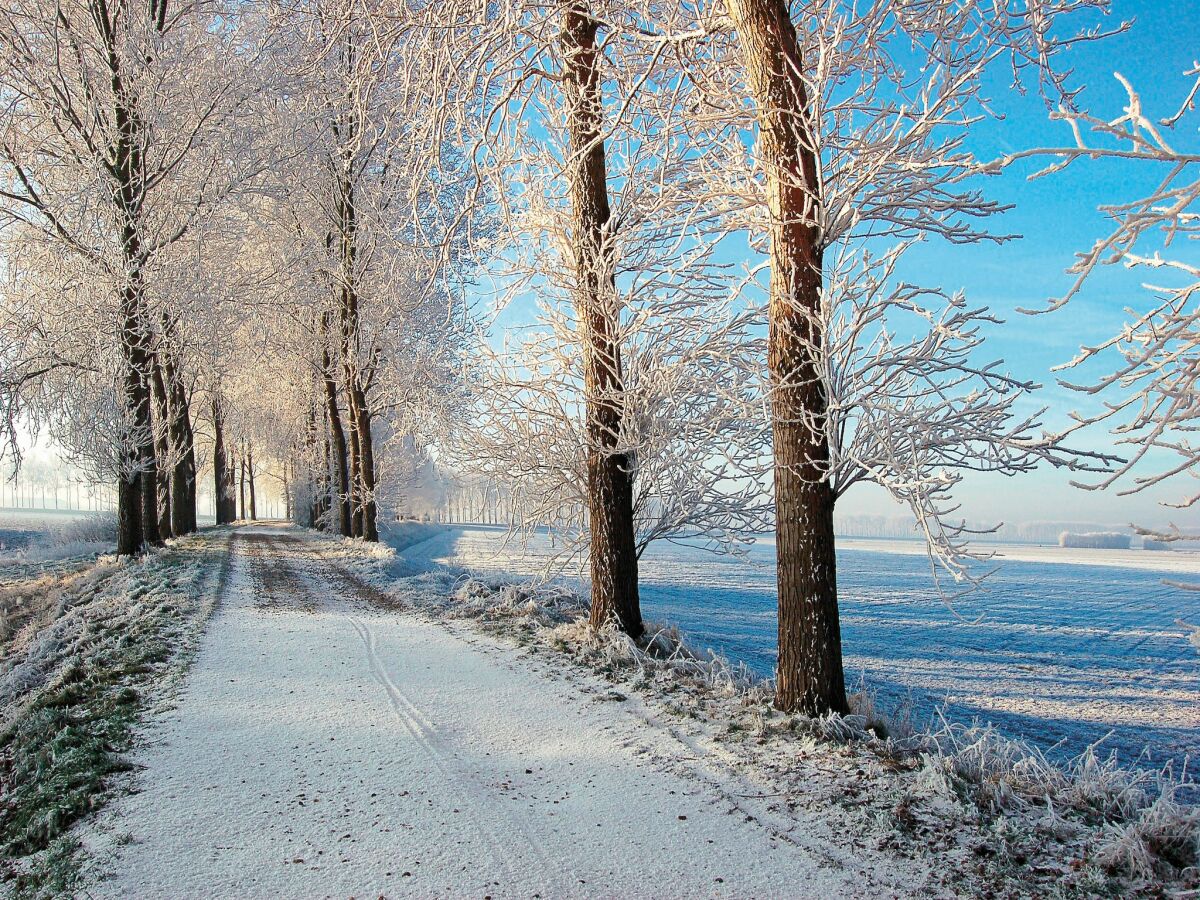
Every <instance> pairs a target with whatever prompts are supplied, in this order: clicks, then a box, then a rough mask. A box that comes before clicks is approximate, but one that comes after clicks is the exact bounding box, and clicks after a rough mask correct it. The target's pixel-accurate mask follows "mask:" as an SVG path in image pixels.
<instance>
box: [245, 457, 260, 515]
mask: <svg viewBox="0 0 1200 900" xmlns="http://www.w3.org/2000/svg"><path fill="white" fill-rule="evenodd" d="M246 478H247V481H248V482H249V485H250V521H251V522H257V521H258V501H257V500H256V495H255V492H254V448H253V447H252V446H250V445H248V444H247V445H246Z"/></svg>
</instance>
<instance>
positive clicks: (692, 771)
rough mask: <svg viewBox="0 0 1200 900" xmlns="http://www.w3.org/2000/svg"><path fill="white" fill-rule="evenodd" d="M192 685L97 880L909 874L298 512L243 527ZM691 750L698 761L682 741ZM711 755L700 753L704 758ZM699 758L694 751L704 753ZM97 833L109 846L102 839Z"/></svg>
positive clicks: (846, 888)
mask: <svg viewBox="0 0 1200 900" xmlns="http://www.w3.org/2000/svg"><path fill="white" fill-rule="evenodd" d="M232 547H233V550H232V552H233V553H234V558H233V563H232V569H231V573H230V575H231V577H230V579H229V583H228V588H227V592H226V595H225V597H224V599H223V601H222V605H221V607H220V608H219V610H218V612H217V614H216V616H215V619H214V621H213V622H212V624H211V626H210V628H209V631H208V633H207V634H206V636H205V638H204V640H203V643H202V646H201V650H200V652H199V656H198V658H197V661H196V664H195V668H194V669H193V671H192V672H191V674H190V675H189V678H188V681H187V687H186V688H185V690H184V692H183V695H182V696H181V698H180V702H179V705H178V707H177V708H176V709H175V710H173V711H171V712H169V713H167V714H166V715H165V716H164V717H163V718H162V719H161V720H159V722H158V724H157V725H156V726H154V727H153V728H152V730H151V732H150V734H149V735H148V744H147V746H146V747H145V748H144V749H143V750H142V751H141V752H139V754H138V756H137V758H136V759H135V762H136V763H137V764H138V765H139V766H141V767H144V769H142V771H140V773H139V775H138V776H137V782H136V789H137V793H135V794H133V795H131V796H128V797H125V798H123V799H121V800H119V801H117V802H115V803H114V804H112V806H110V807H109V808H108V809H107V810H106V812H105V813H104V815H103V816H102V819H101V824H100V827H99V832H98V833H99V834H100V835H104V836H106V837H101V838H96V839H95V843H96V844H98V845H102V846H101V849H104V847H105V846H106V847H107V851H108V852H112V853H115V856H112V857H110V858H109V859H108V860H107V862H106V863H105V864H104V865H103V866H102V868H104V869H106V870H107V871H108V872H110V877H109V878H108V879H107V880H104V881H102V882H100V883H99V884H98V885H96V886H94V887H93V888H91V894H92V895H93V896H97V897H138V898H151V897H163V898H167V897H169V898H200V897H238V898H254V897H272V898H275V897H325V896H330V897H370V898H375V897H381V896H383V897H396V896H421V897H433V896H441V897H446V896H453V897H481V898H482V897H488V896H491V897H496V898H500V897H537V896H541V897H568V896H606V897H615V896H619V897H634V896H639V897H640V896H655V897H700V896H737V897H768V896H769V897H777V896H820V897H831V896H874V897H886V896H899V895H903V894H906V893H908V892H909V891H910V890H911V889H912V888H913V887H915V885H916V884H917V883H918V881H917V880H916V879H915V878H914V873H912V872H911V871H909V872H906V871H905V869H906V867H905V866H904V865H902V864H901V865H897V863H896V861H894V860H884V859H880V858H879V857H878V856H877V855H875V854H872V853H871V852H870V851H868V850H866V849H865V848H863V847H861V846H854V845H855V843H856V842H855V841H853V840H850V839H848V837H847V836H846V835H839V834H836V833H835V829H834V828H833V827H831V826H830V825H829V823H827V822H824V821H814V822H811V823H802V825H804V827H803V828H800V829H797V830H796V833H799V834H801V835H803V838H802V839H801V845H798V844H797V843H792V842H789V841H787V840H784V839H782V838H781V837H780V836H779V835H777V834H775V833H773V832H772V831H771V830H770V829H769V828H768V827H766V826H764V825H761V824H758V823H756V822H750V821H747V817H746V816H745V815H744V814H743V811H741V810H740V809H738V804H737V800H736V797H737V792H738V791H745V790H747V787H746V786H745V785H743V784H741V783H731V782H728V781H722V779H721V776H720V775H719V774H717V773H716V772H715V770H713V771H710V770H707V769H706V770H704V771H701V770H702V768H703V767H704V763H703V761H701V760H696V759H695V758H694V757H689V756H688V754H689V753H691V752H692V751H691V750H685V749H684V748H683V746H682V745H681V744H680V743H679V742H678V741H677V740H676V739H675V738H673V737H672V736H671V735H670V734H669V733H667V732H666V731H665V730H663V729H662V728H659V727H656V726H654V725H652V724H650V723H648V722H646V721H645V720H644V719H642V718H639V717H638V716H637V715H636V714H635V713H634V712H632V711H631V710H630V709H629V708H628V706H627V704H626V703H624V702H622V701H621V700H620V699H615V698H614V699H606V698H605V696H604V694H605V692H604V690H603V689H602V687H601V686H600V685H599V683H598V682H597V690H596V691H595V692H594V693H593V694H590V695H589V694H585V693H581V692H580V690H579V688H578V686H573V685H572V684H570V683H569V682H567V681H563V680H558V679H551V678H548V677H546V676H544V675H540V674H538V673H537V672H536V671H535V670H534V669H533V668H532V667H531V665H530V663H528V662H527V661H526V660H524V659H523V658H522V657H521V655H520V653H519V652H518V651H515V650H509V649H502V648H499V647H498V646H497V645H495V644H494V643H491V642H489V641H488V640H486V639H484V638H481V637H472V636H471V635H470V634H469V633H468V632H466V631H463V632H461V633H458V632H453V631H449V630H447V629H446V628H444V627H442V626H440V625H435V624H431V623H428V622H425V621H422V620H421V619H418V618H417V617H416V616H414V615H412V614H408V613H403V612H388V611H384V610H381V609H379V608H374V607H372V605H371V602H370V601H371V600H372V594H371V589H370V588H369V587H367V586H366V585H364V584H363V583H362V582H360V581H358V580H357V579H355V578H354V577H353V576H352V575H349V574H347V573H346V572H345V571H343V570H341V569H338V568H337V567H336V565H335V564H334V563H332V562H330V561H328V560H323V559H322V558H321V556H320V553H319V549H318V548H319V542H318V541H317V540H314V539H312V538H308V537H305V536H304V534H303V533H301V532H299V531H290V530H287V529H283V528H270V527H258V528H254V529H244V530H242V531H240V532H238V533H237V534H236V535H235V537H234V540H233V542H232ZM681 757H682V758H683V761H682V762H681ZM689 758H690V759H692V760H693V761H691V762H688V761H687V760H688V759H689ZM689 767H691V768H689ZM93 849H94V850H95V849H96V848H93Z"/></svg>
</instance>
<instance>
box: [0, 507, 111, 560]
mask: <svg viewBox="0 0 1200 900" xmlns="http://www.w3.org/2000/svg"><path fill="white" fill-rule="evenodd" d="M93 515H95V513H88V512H76V511H73V510H62V511H59V510H54V509H0V556H2V555H3V554H4V553H5V552H6V551H10V550H20V549H21V548H23V547H28V546H29V545H30V544H31V543H34V542H36V541H37V540H38V539H39V538H41V537H43V536H45V535H48V534H50V533H51V532H52V531H54V530H55V529H56V528H60V527H62V526H63V525H66V524H69V523H71V522H74V521H76V520H78V519H81V518H85V517H88V516H93Z"/></svg>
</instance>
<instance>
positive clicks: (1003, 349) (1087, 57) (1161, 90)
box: [493, 0, 1200, 524]
mask: <svg viewBox="0 0 1200 900" xmlns="http://www.w3.org/2000/svg"><path fill="white" fill-rule="evenodd" d="M1198 12H1200V7H1198V6H1197V3H1196V0H1143V2H1139V0H1114V2H1113V13H1112V15H1111V16H1110V17H1109V18H1108V19H1107V20H1106V22H1105V23H1103V24H1106V25H1107V26H1108V27H1114V26H1115V25H1116V24H1117V23H1119V22H1120V21H1122V20H1133V24H1132V26H1131V28H1130V29H1129V31H1128V32H1126V33H1124V34H1121V35H1118V36H1115V37H1112V38H1109V39H1107V40H1105V41H1102V42H1100V43H1097V44H1091V45H1083V46H1081V47H1079V48H1076V49H1074V50H1073V51H1072V52H1071V54H1070V56H1069V57H1068V58H1067V59H1068V60H1069V62H1068V64H1069V65H1070V67H1071V68H1073V69H1074V73H1075V74H1074V77H1073V83H1074V84H1075V85H1077V86H1078V85H1083V86H1084V90H1083V92H1082V93H1081V94H1080V102H1081V104H1083V105H1084V106H1085V107H1087V108H1089V109H1091V110H1094V111H1095V112H1096V113H1097V114H1099V115H1103V116H1105V117H1107V118H1111V117H1114V116H1116V115H1118V114H1119V113H1120V111H1121V110H1122V108H1123V107H1124V105H1125V92H1124V89H1123V88H1122V87H1121V86H1120V84H1119V83H1118V82H1117V81H1116V79H1115V78H1114V77H1113V73H1114V71H1118V72H1120V73H1121V74H1122V75H1124V76H1126V77H1127V78H1128V79H1130V80H1131V81H1132V82H1133V84H1134V85H1135V87H1137V88H1138V89H1139V91H1140V93H1141V95H1142V98H1143V100H1144V102H1145V104H1146V106H1147V108H1148V109H1149V110H1151V111H1153V112H1154V113H1155V114H1156V115H1158V116H1162V115H1169V114H1171V113H1173V112H1174V111H1175V110H1176V108H1177V107H1178V105H1179V103H1180V102H1181V101H1182V99H1183V97H1184V96H1185V94H1186V92H1187V89H1188V87H1189V82H1188V81H1187V79H1185V78H1183V77H1182V73H1183V72H1184V71H1186V70H1187V69H1189V68H1190V67H1191V66H1192V65H1193V61H1195V60H1198V59H1200V25H1198V24H1197V13H1198ZM1094 21H1097V22H1099V20H1098V19H1096V20H1094ZM1010 81H1011V78H1010V77H1006V73H1005V72H1003V71H1000V72H998V73H997V77H996V82H995V86H994V89H993V91H992V97H991V99H992V107H993V109H995V110H996V111H997V112H998V113H1000V114H1001V115H1002V116H1003V119H1002V120H1000V121H995V122H985V123H982V124H981V126H980V127H978V128H977V129H975V131H974V132H973V134H972V138H971V141H972V143H971V147H972V149H973V150H975V151H976V153H977V154H978V155H979V156H980V157H981V158H987V159H990V158H995V157H998V156H1001V155H1003V154H1004V153H1007V152H1010V151H1014V150H1019V149H1024V148H1029V147H1037V146H1062V145H1064V144H1069V143H1071V140H1072V139H1071V133H1070V130H1069V128H1068V126H1067V125H1065V124H1064V123H1061V122H1057V123H1055V122H1051V121H1050V119H1049V116H1048V112H1047V109H1046V106H1045V104H1044V102H1043V101H1042V99H1041V98H1040V97H1038V96H1036V95H1033V94H1030V95H1024V96H1022V95H1020V94H1018V93H1016V92H1014V91H1013V90H1012V89H1011V88H1010V85H1009V82H1010ZM1189 122H1190V124H1189V123H1185V125H1187V126H1188V127H1189V128H1190V132H1187V131H1185V132H1184V133H1182V134H1180V133H1176V134H1174V135H1173V138H1174V142H1175V143H1176V145H1180V146H1192V147H1196V146H1197V145H1198V143H1200V142H1198V141H1197V135H1196V131H1195V117H1193V118H1192V119H1191V120H1189ZM1042 165H1044V163H1036V162H1031V163H1029V164H1028V165H1023V166H1021V167H1020V168H1014V169H1012V170H1009V171H1008V172H1006V173H1005V174H1003V175H1000V176H995V177H992V178H989V179H987V180H986V182H985V184H984V187H985V188H986V190H987V191H988V193H989V195H990V196H991V197H992V198H993V199H996V200H998V201H1000V202H1001V203H1003V204H1006V205H1008V204H1011V205H1012V206H1013V209H1012V210H1011V211H1009V212H1006V213H1004V214H1003V215H1001V216H998V217H996V218H995V219H994V220H993V221H992V230H993V231H994V232H996V233H1006V234H1017V235H1020V237H1019V238H1017V239H1015V240H1013V241H1011V242H1009V243H1006V244H1004V245H1001V246H996V245H993V244H981V245H975V246H966V247H953V246H948V245H946V244H945V243H942V242H937V241H930V242H928V243H926V244H924V245H922V246H920V247H917V248H915V249H914V250H913V252H911V253H910V254H909V255H908V257H907V258H906V260H905V263H904V268H903V270H902V272H901V275H902V277H904V278H906V279H907V280H911V281H913V282H915V283H918V284H921V285H924V286H928V287H941V288H943V289H945V290H947V291H955V290H960V289H961V290H964V291H965V292H966V293H967V296H968V298H969V299H970V300H971V301H972V304H973V305H986V306H988V307H990V308H991V309H992V311H993V312H995V313H996V314H998V315H999V316H1000V317H1001V318H1003V319H1004V320H1005V323H1004V324H1003V325H1002V326H997V327H995V328H993V329H992V330H991V332H990V334H989V345H990V350H989V351H988V352H987V353H986V354H985V355H986V356H987V361H990V360H992V359H1002V360H1004V362H1005V364H1006V367H1007V369H1008V370H1009V371H1010V372H1012V373H1013V374H1014V375H1017V376H1019V377H1022V378H1026V379H1030V380H1034V381H1037V382H1039V383H1041V384H1043V385H1045V387H1044V389H1043V391H1042V392H1041V393H1040V396H1039V398H1038V403H1037V405H1038V406H1047V407H1049V408H1050V413H1049V414H1048V416H1047V417H1046V421H1047V422H1048V424H1050V425H1051V426H1055V425H1062V424H1065V422H1066V421H1067V419H1066V413H1067V411H1068V410H1069V409H1071V408H1072V407H1073V406H1078V405H1079V404H1081V403H1083V404H1086V403H1088V402H1089V401H1088V400H1087V398H1081V397H1080V396H1079V395H1078V394H1075V393H1073V392H1070V391H1066V390H1064V389H1062V388H1060V387H1058V386H1057V385H1056V384H1055V376H1054V375H1053V374H1052V372H1051V370H1052V368H1053V367H1054V366H1056V365H1059V364H1061V363H1063V362H1065V361H1067V360H1069V359H1070V358H1071V357H1072V356H1074V354H1075V353H1076V351H1077V350H1078V349H1079V347H1080V345H1081V344H1083V343H1090V342H1095V341H1098V340H1102V339H1104V338H1106V337H1108V336H1110V335H1112V334H1114V333H1115V332H1116V331H1117V330H1119V328H1120V325H1121V322H1122V321H1123V320H1124V313H1123V309H1124V307H1126V306H1130V305H1134V306H1137V305H1141V304H1144V303H1145V301H1146V299H1147V297H1148V295H1146V294H1145V292H1144V291H1142V290H1141V288H1140V287H1139V285H1140V279H1139V278H1137V277H1134V276H1132V275H1131V274H1130V273H1127V272H1124V271H1122V270H1106V271H1104V272H1101V273H1099V275H1098V276H1097V277H1096V278H1095V279H1094V281H1093V282H1092V283H1091V284H1090V285H1089V286H1088V288H1087V289H1086V291H1085V292H1084V294H1083V295H1082V296H1080V297H1079V298H1078V299H1077V300H1075V301H1074V302H1072V303H1071V304H1070V305H1068V306H1067V307H1066V308H1064V309H1062V310H1059V311H1057V312H1055V313H1051V314H1047V315H1040V316H1027V315H1022V314H1020V313H1018V312H1017V311H1016V310H1017V308H1018V307H1021V308H1039V307H1041V306H1043V305H1044V304H1045V302H1046V300H1047V299H1048V298H1051V297H1054V296H1059V295H1061V294H1062V293H1063V292H1064V290H1066V288H1067V287H1068V286H1069V285H1070V284H1071V282H1072V280H1073V279H1072V277H1071V276H1069V275H1067V274H1065V271H1064V270H1065V269H1066V268H1067V267H1068V266H1070V265H1071V263H1072V262H1073V259H1074V254H1075V253H1077V252H1078V251H1080V250H1083V249H1086V248H1087V247H1089V246H1091V244H1092V243H1093V242H1094V241H1095V240H1096V239H1097V238H1100V237H1103V236H1104V235H1106V234H1107V226H1106V223H1105V220H1104V218H1103V217H1102V216H1101V215H1100V214H1099V213H1098V212H1097V207H1098V206H1100V205H1101V204H1104V203H1109V202H1117V201H1121V200H1126V199H1133V198H1135V197H1136V196H1140V194H1137V193H1136V192H1137V191H1138V190H1140V189H1143V188H1148V187H1150V186H1152V185H1153V183H1154V181H1155V177H1156V175H1158V174H1159V173H1157V172H1154V171H1152V170H1151V169H1150V168H1149V167H1142V168H1141V170H1140V171H1139V170H1137V169H1134V168H1131V167H1130V166H1128V165H1115V166H1114V165H1107V164H1104V165H1101V164H1095V163H1089V164H1083V165H1079V164H1076V165H1074V166H1072V167H1070V168H1069V169H1068V170H1066V171H1065V172H1063V173H1061V174H1058V175H1056V176H1053V177H1051V178H1047V179H1041V180H1038V181H1033V182H1030V181H1028V180H1027V176H1028V175H1029V174H1031V173H1032V172H1034V171H1036V170H1037V169H1039V168H1041V167H1042ZM1184 252H1187V251H1186V249H1185V250H1184ZM1192 252H1195V251H1192ZM532 312H533V303H532V299H531V298H522V301H520V302H517V303H515V304H513V305H512V306H511V307H510V308H508V309H506V310H505V312H504V313H503V314H502V315H501V317H500V319H499V320H498V322H497V323H496V324H497V326H498V329H497V330H499V329H503V328H505V327H512V326H519V325H523V324H527V323H529V322H530V321H531V318H532V315H531V314H532ZM493 333H494V335H496V332H493ZM497 336H498V335H497ZM980 361H984V360H982V359H981V360H980ZM1092 402H1094V401H1092ZM1032 405H1033V404H1031V406H1032ZM1076 444H1077V445H1079V446H1081V447H1083V448H1085V449H1100V448H1107V447H1108V446H1109V440H1108V438H1107V435H1106V434H1105V432H1104V431H1103V430H1097V431H1096V432H1095V433H1093V434H1091V435H1089V436H1087V437H1085V438H1083V439H1082V440H1079V441H1076ZM1070 478H1071V476H1070V475H1068V474H1066V473H1064V472H1061V471H1055V470H1053V469H1045V470H1039V471H1037V472H1034V473H1031V474H1027V475H1022V476H1018V477H1014V478H1004V477H1000V476H990V475H989V476H982V475H980V476H974V477H971V478H969V480H968V481H967V482H965V483H964V485H963V486H962V489H961V491H960V497H961V499H962V501H963V502H964V508H963V514H964V515H966V516H967V517H968V518H969V519H970V520H971V521H973V522H979V523H983V522H993V521H998V520H1004V521H1008V522H1032V521H1087V522H1097V523H1110V524H1120V523H1126V522H1129V521H1133V520H1136V521H1137V522H1138V523H1139V524H1162V523H1165V522H1168V521H1175V522H1179V523H1181V524H1182V523H1185V522H1189V521H1190V522H1195V523H1198V524H1200V512H1198V513H1196V514H1188V513H1182V514H1181V513H1180V512H1178V511H1169V510H1164V509H1163V508H1162V507H1160V506H1159V505H1158V501H1159V500H1161V499H1174V498H1175V497H1177V496H1180V495H1182V494H1183V493H1184V492H1186V491H1187V489H1188V485H1185V484H1182V483H1180V484H1177V485H1176V486H1175V488H1174V489H1167V490H1165V491H1159V492H1157V493H1154V494H1150V493H1145V494H1140V495H1137V496H1134V497H1120V496H1118V495H1117V492H1116V491H1114V490H1111V489H1110V490H1109V491H1108V492H1104V493H1099V492H1094V491H1083V490H1080V489H1078V488H1075V487H1072V486H1071V485H1070V483H1069V481H1070ZM839 511H840V512H843V513H850V514H862V513H870V514H884V515H903V514H904V510H903V509H902V508H901V507H899V506H897V505H896V504H894V503H893V502H892V501H891V500H890V499H889V498H888V497H887V496H886V495H884V494H883V492H882V491H880V490H879V489H877V488H874V487H872V486H866V485H864V486H860V487H857V488H855V489H854V490H853V491H851V492H850V493H849V494H848V495H847V496H846V497H845V498H844V499H843V500H842V502H841V505H840V506H839Z"/></svg>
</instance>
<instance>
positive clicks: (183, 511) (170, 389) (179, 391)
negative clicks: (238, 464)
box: [161, 352, 196, 537]
mask: <svg viewBox="0 0 1200 900" xmlns="http://www.w3.org/2000/svg"><path fill="white" fill-rule="evenodd" d="M161 358H162V364H163V365H162V370H163V380H164V382H165V387H166V390H167V401H168V403H167V407H168V409H169V411H170V417H171V418H170V421H169V423H168V434H169V436H170V443H171V451H172V458H173V459H174V460H175V464H174V466H173V467H172V468H171V533H172V534H174V535H175V536H176V537H178V536H180V535H183V534H191V533H192V532H194V531H195V530H196V437H195V432H194V431H193V430H192V412H191V402H190V400H189V398H188V393H187V388H186V387H184V384H183V377H182V376H181V375H180V372H179V367H178V366H177V365H176V364H175V360H174V359H173V358H172V357H171V354H170V353H169V352H163V354H162V357H161Z"/></svg>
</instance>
